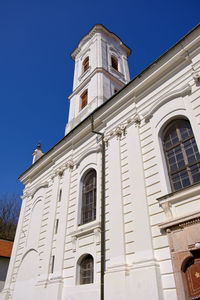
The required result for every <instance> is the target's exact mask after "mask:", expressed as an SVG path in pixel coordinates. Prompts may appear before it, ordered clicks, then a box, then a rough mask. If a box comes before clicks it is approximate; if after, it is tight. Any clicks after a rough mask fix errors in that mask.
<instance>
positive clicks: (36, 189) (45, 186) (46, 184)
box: [29, 181, 48, 198]
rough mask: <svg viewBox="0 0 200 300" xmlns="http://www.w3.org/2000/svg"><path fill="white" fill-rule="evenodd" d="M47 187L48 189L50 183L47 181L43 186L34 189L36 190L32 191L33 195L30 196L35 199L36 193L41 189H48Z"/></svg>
mask: <svg viewBox="0 0 200 300" xmlns="http://www.w3.org/2000/svg"><path fill="white" fill-rule="evenodd" d="M47 187H48V182H47V181H46V182H44V183H42V184H39V185H37V186H36V187H35V188H34V190H33V191H32V193H31V194H29V195H30V196H31V197H32V198H33V197H34V195H35V193H36V192H37V191H39V189H41V188H47Z"/></svg>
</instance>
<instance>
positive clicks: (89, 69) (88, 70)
mask: <svg viewBox="0 0 200 300" xmlns="http://www.w3.org/2000/svg"><path fill="white" fill-rule="evenodd" d="M90 71H91V66H89V68H88V69H87V70H86V71H85V72H83V73H82V74H81V75H80V76H79V77H78V80H79V81H81V80H82V79H83V77H85V75H86V74H88V73H89V72H90Z"/></svg>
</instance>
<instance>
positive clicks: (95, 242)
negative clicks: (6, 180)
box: [0, 25, 200, 300]
mask: <svg viewBox="0 0 200 300" xmlns="http://www.w3.org/2000/svg"><path fill="white" fill-rule="evenodd" d="M199 44H200V27H197V28H196V29H195V30H193V31H192V32H191V33H189V34H188V35H187V36H186V37H185V38H183V39H182V40H181V41H180V42H179V43H178V44H176V45H175V46H174V47H172V48H171V49H170V50H169V51H168V52H167V53H165V54H164V55H163V56H162V57H160V58H159V59H158V60H157V62H156V64H153V65H151V66H150V67H149V68H147V69H146V70H145V71H144V72H143V73H141V74H140V76H138V77H137V78H135V79H134V80H133V81H131V82H129V83H128V81H129V71H128V65H127V57H128V55H129V54H130V53H129V49H128V48H127V47H126V46H125V45H124V44H123V43H122V42H121V41H120V40H119V38H118V37H116V36H115V35H114V34H112V33H110V32H109V31H108V30H106V29H105V28H104V27H102V26H101V25H97V26H94V28H93V29H92V30H91V31H90V33H89V34H87V35H86V36H84V37H83V39H82V40H81V41H80V43H79V44H78V46H77V48H76V49H75V50H74V52H73V53H72V58H73V59H74V60H75V72H74V85H73V92H72V95H71V96H70V97H69V99H70V113H69V122H68V124H67V126H66V135H65V137H64V138H63V139H62V140H61V141H60V142H59V143H58V144H56V145H55V147H54V148H52V149H51V150H50V151H49V152H48V153H47V154H44V155H43V156H42V157H41V158H40V159H39V160H38V161H37V162H35V163H34V164H33V165H32V167H31V168H29V169H28V170H27V171H25V172H24V173H23V174H22V175H21V176H20V180H21V182H22V183H24V185H25V188H24V191H23V196H22V198H23V205H22V210H21V215H20V220H19V224H18V229H17V233H16V238H15V243H14V248H13V253H12V258H11V263H10V267H9V271H8V276H7V281H6V285H5V288H4V290H3V292H2V293H1V294H0V299H4V300H6V299H15V300H17V299H19V300H25V299H26V300H27V299H38V300H40V299H41V300H44V299H48V300H51V299H52V300H53V299H54V300H55V299H62V300H72V299H73V300H80V299H83V300H84V299H87V300H88V299H92V300H94V299H100V262H101V255H100V254H101V253H100V245H101V236H100V230H101V227H100V225H101V224H100V221H101V155H102V154H101V138H100V137H99V136H97V135H96V134H94V133H92V132H91V120H90V118H87V116H88V115H89V114H91V113H92V112H94V111H95V112H94V113H93V119H94V127H95V130H96V131H100V132H101V133H104V141H105V143H106V150H105V220H106V221H105V227H106V233H105V241H106V242H105V248H106V253H105V256H106V261H105V276H104V279H105V300H111V299H115V300H130V299H137V300H146V299H150V300H157V299H159V300H172V299H173V300H177V299H178V298H177V287H176V284H175V280H174V273H173V269H172V260H171V255H170V245H169V242H168V239H167V234H166V232H165V231H164V230H161V229H160V227H159V225H160V224H161V223H163V222H167V221H169V220H173V222H176V220H178V218H182V217H184V216H186V215H192V214H195V213H197V212H198V211H199V204H200V196H199V194H200V193H199V190H200V187H199V184H197V185H195V186H192V187H190V188H189V189H187V191H180V192H178V193H172V194H170V193H171V192H172V190H171V187H170V183H169V177H168V172H167V168H166V162H165V157H164V153H163V149H162V132H163V129H164V128H165V126H166V125H167V124H168V123H169V122H170V121H171V120H173V119H176V118H187V119H188V120H189V121H190V123H191V126H192V129H193V132H194V136H195V139H196V142H197V145H198V147H199V149H200V130H199V129H200V128H199V126H200V83H199V79H198V78H200V50H199V49H200V47H199ZM111 55H115V56H116V57H117V58H118V62H119V72H115V70H112V67H111V62H110V59H111ZM87 56H89V69H88V70H87V71H86V73H85V74H84V73H83V72H82V62H83V60H84V59H85V57H87ZM188 57H189V59H188ZM194 74H195V75H194ZM198 76H199V77H198ZM127 83H128V84H127ZM126 84H127V85H126ZM122 86H125V87H124V88H123V89H122V90H121V91H120V92H118V93H117V94H116V95H115V96H113V91H114V87H117V88H121V87H122ZM85 88H87V89H88V105H87V106H86V107H85V108H84V109H83V110H80V95H81V93H82V92H83V91H84V89H85ZM97 108H98V109H97ZM75 127H76V128H75ZM72 129H73V130H72ZM89 169H95V171H96V174H97V197H96V199H97V200H96V201H97V205H96V219H95V220H94V221H92V222H89V223H87V224H83V225H80V210H81V197H82V195H81V178H82V176H83V175H84V174H85V172H87V170H89ZM61 190H62V192H61ZM165 195H168V198H167V200H166V199H164V200H163V199H161V200H159V198H160V197H163V196H165ZM166 203H168V204H166ZM56 220H58V227H57V232H56V231H55V224H56V222H57V221H56ZM196 242H199V241H196ZM86 254H90V255H92V256H93V260H94V282H93V283H91V284H85V285H80V284H79V279H78V278H79V261H80V258H81V257H82V256H83V255H86ZM53 256H54V268H53V272H52V257H53ZM25 274H27V275H25ZM27 294H28V295H30V296H29V297H30V298H27Z"/></svg>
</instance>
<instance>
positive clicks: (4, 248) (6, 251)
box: [0, 240, 13, 257]
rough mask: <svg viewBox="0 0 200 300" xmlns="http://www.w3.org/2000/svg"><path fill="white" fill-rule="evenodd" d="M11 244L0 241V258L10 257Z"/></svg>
mask: <svg viewBox="0 0 200 300" xmlns="http://www.w3.org/2000/svg"><path fill="white" fill-rule="evenodd" d="M12 247H13V242H11V241H7V240H0V256H3V257H11V252H12Z"/></svg>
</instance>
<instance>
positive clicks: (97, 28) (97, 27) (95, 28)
mask: <svg viewBox="0 0 200 300" xmlns="http://www.w3.org/2000/svg"><path fill="white" fill-rule="evenodd" d="M96 32H102V33H105V34H106V35H109V36H110V37H111V38H112V39H114V40H115V41H118V42H119V44H120V46H121V47H122V48H123V49H124V50H125V51H126V53H127V56H129V55H130V54H131V49H130V48H129V47H128V46H127V45H125V44H124V43H123V42H122V41H121V40H120V38H119V37H118V36H117V35H116V34H115V33H113V32H111V31H109V30H108V29H107V28H106V27H105V26H103V25H102V24H96V25H94V26H93V27H92V29H91V30H90V31H89V32H88V33H87V34H85V35H84V36H83V37H82V39H81V40H80V42H79V43H78V45H77V47H76V48H75V49H74V51H73V52H72V53H71V58H72V59H73V60H74V59H75V57H76V55H77V54H78V53H79V51H80V49H81V47H82V46H83V45H84V44H85V43H86V42H87V41H88V40H89V39H91V38H92V36H93V35H94V34H95V33H96Z"/></svg>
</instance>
